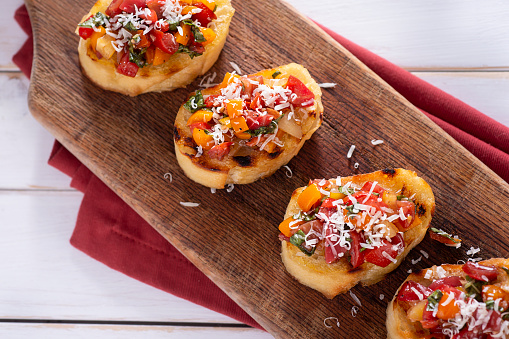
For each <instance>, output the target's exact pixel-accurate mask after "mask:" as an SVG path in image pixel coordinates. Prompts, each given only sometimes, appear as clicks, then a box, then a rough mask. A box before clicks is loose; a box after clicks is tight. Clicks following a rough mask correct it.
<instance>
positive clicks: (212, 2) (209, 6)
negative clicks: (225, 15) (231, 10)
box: [193, 0, 216, 12]
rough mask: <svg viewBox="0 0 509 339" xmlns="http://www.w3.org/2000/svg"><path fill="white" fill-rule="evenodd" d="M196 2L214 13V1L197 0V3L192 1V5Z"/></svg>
mask: <svg viewBox="0 0 509 339" xmlns="http://www.w3.org/2000/svg"><path fill="white" fill-rule="evenodd" d="M197 2H201V3H202V4H204V5H205V6H207V7H208V8H209V9H210V10H211V11H212V12H213V11H214V9H215V8H216V3H215V2H214V1H209V0H198V1H193V3H197Z"/></svg>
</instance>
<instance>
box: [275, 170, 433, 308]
mask: <svg viewBox="0 0 509 339" xmlns="http://www.w3.org/2000/svg"><path fill="white" fill-rule="evenodd" d="M367 181H377V182H378V184H379V185H380V186H382V187H383V188H385V189H390V190H391V191H393V192H396V191H398V190H402V193H401V194H405V195H406V196H412V195H414V194H415V197H414V199H415V203H416V210H417V214H418V216H419V218H420V220H421V223H420V224H419V225H417V226H415V227H414V228H412V229H410V230H408V231H406V232H405V233H404V235H403V238H404V241H405V249H404V250H403V252H402V253H401V254H400V255H398V256H397V257H396V260H397V262H396V263H391V264H389V265H388V266H386V267H380V266H377V265H374V264H371V263H369V262H364V263H363V264H362V265H360V266H359V267H357V268H355V269H353V268H352V266H351V265H350V263H349V262H348V260H347V259H346V258H345V257H343V258H340V259H339V260H338V261H337V262H335V263H332V264H327V263H326V262H325V258H324V257H323V255H319V254H316V253H315V254H313V255H312V256H310V257H308V256H303V255H302V252H301V251H300V250H299V249H298V248H297V247H296V246H294V245H292V244H290V243H289V242H287V241H282V243H281V258H282V260H283V263H284V265H285V267H286V270H287V271H288V273H290V275H292V276H293V277H295V279H297V280H298V281H299V282H300V283H302V284H304V285H306V286H308V287H311V288H313V289H315V290H317V291H319V292H321V293H322V294H324V295H325V296H326V297H327V298H329V299H332V298H334V297H335V296H336V295H338V294H340V293H345V292H346V291H348V290H349V289H351V288H352V287H353V286H355V285H356V284H358V283H361V284H362V285H364V286H366V285H372V284H375V283H377V282H379V281H380V280H382V279H383V278H384V276H385V275H386V274H387V273H389V272H391V271H393V270H394V269H395V268H396V267H398V265H399V264H400V263H401V261H402V260H403V259H404V258H405V257H406V255H407V254H408V253H409V252H410V250H411V249H412V248H414V247H415V246H417V244H419V243H420V242H421V241H422V239H423V238H424V236H425V235H426V231H427V229H428V227H429V224H430V222H431V218H432V215H433V213H434V209H435V198H434V195H433V192H432V191H431V188H430V186H429V185H428V184H427V183H426V182H425V181H424V180H423V179H422V178H420V177H418V176H417V174H416V173H415V172H413V171H409V170H405V169H401V168H398V169H395V170H383V171H377V172H373V173H368V174H361V175H357V176H351V177H345V178H341V182H342V184H345V183H347V182H352V183H353V184H357V185H358V186H359V187H362V185H363V184H364V183H365V182H367ZM304 188H305V187H301V188H298V189H296V190H295V191H294V192H293V194H292V197H291V200H290V203H289V204H288V207H287V209H286V214H285V219H286V218H289V217H291V216H292V215H294V214H296V213H298V212H299V211H300V208H299V206H298V204H297V198H298V196H299V195H300V193H301V192H302V191H303V190H304Z"/></svg>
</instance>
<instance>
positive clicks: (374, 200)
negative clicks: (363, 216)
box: [343, 191, 388, 213]
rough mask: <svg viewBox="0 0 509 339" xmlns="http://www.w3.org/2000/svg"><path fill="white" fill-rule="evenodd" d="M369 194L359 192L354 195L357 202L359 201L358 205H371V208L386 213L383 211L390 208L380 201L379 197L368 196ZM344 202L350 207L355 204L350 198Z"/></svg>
mask: <svg viewBox="0 0 509 339" xmlns="http://www.w3.org/2000/svg"><path fill="white" fill-rule="evenodd" d="M368 193H369V192H364V191H359V192H355V193H354V194H353V195H352V197H353V198H354V199H355V200H357V203H358V204H362V205H369V206H372V207H374V208H375V209H376V210H377V211H381V212H383V213H385V212H384V211H383V209H386V208H388V206H387V204H386V203H385V202H383V201H378V197H377V196H375V195H373V194H371V195H369V196H368ZM343 202H344V204H345V205H347V206H350V205H352V204H353V202H352V199H351V198H350V196H346V197H345V198H343Z"/></svg>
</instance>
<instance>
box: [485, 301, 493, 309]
mask: <svg viewBox="0 0 509 339" xmlns="http://www.w3.org/2000/svg"><path fill="white" fill-rule="evenodd" d="M485 304H486V309H487V310H492V309H494V308H495V300H486V302H485Z"/></svg>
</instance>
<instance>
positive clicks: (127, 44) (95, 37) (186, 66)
mask: <svg viewBox="0 0 509 339" xmlns="http://www.w3.org/2000/svg"><path fill="white" fill-rule="evenodd" d="M186 3H188V4H189V6H186ZM205 3H206V4H207V5H208V6H209V7H211V6H214V5H215V6H217V7H215V11H211V10H210V9H208V8H207V7H206V6H205V5H204V4H205ZM136 4H137V6H142V7H143V6H148V7H146V8H142V9H139V8H138V7H136V8H135V7H134V5H136ZM145 4H146V5H145ZM163 4H167V7H171V6H170V5H171V4H175V6H176V8H170V9H167V10H166V13H165V8H166V7H163V6H162V5H163ZM119 6H120V7H119ZM112 8H113V9H112ZM122 8H123V9H125V10H127V12H125V11H122V10H121V9H122ZM212 8H213V7H212ZM193 10H194V11H195V12H199V13H202V16H203V17H199V19H200V20H201V21H202V23H203V26H200V24H197V22H198V20H196V18H195V15H200V14H193V15H191V13H193V12H189V13H188V15H187V16H186V15H184V14H183V13H187V11H193ZM142 11H147V16H144V14H140V12H142ZM151 11H153V12H151ZM154 12H157V13H156V15H157V23H156V22H155V21H150V20H149V19H150V15H152V16H153V15H154ZM211 12H212V13H213V14H210V13H211ZM234 12H235V10H234V9H233V7H232V6H231V3H230V0H210V1H205V0H204V1H201V0H197V1H194V2H191V1H182V2H179V1H177V0H147V1H145V0H113V1H111V0H99V1H97V2H96V4H95V5H94V6H93V7H92V9H91V10H90V12H89V13H88V14H87V15H85V16H84V17H83V19H82V22H81V24H80V25H81V26H78V28H77V29H76V33H77V34H79V35H80V36H81V38H80V41H79V46H78V52H79V60H80V64H81V68H82V70H83V73H84V74H85V75H86V76H87V77H88V78H89V79H90V80H91V81H92V82H93V83H95V84H96V85H97V86H99V87H101V88H103V89H106V90H110V91H115V92H119V93H122V94H126V95H130V96H136V95H138V94H141V93H146V92H162V91H171V90H173V89H175V88H179V87H184V86H186V85H187V84H189V83H191V82H192V81H193V80H194V79H195V78H196V77H197V76H199V75H203V74H205V73H206V72H207V71H208V70H209V68H210V67H212V65H213V64H214V63H215V62H216V60H217V58H218V57H219V54H220V53H221V50H222V48H223V46H224V44H225V41H226V37H227V36H228V30H229V25H230V21H231V19H232V16H233V14H234ZM97 13H99V14H97ZM115 13H119V14H117V15H118V16H117V17H116V19H114V18H115V16H114V15H113V14H115ZM206 13H208V15H209V16H208V17H207V16H206ZM101 14H107V15H108V16H109V19H110V20H108V18H106V19H105V17H104V16H102V15H101ZM133 15H134V19H133ZM91 16H92V20H90V19H89V18H90V17H91ZM140 16H142V17H144V18H146V19H147V20H148V21H150V22H151V23H149V22H148V21H147V20H144V19H141V18H140ZM189 16H190V17H189ZM214 16H215V19H212V18H213V17H214ZM119 18H121V19H120V21H122V20H123V21H124V24H123V26H124V27H123V28H121V29H118V26H119V25H120V26H122V25H121V24H118V22H119V21H118V19H119ZM153 19H156V17H153ZM182 19H183V21H182ZM94 20H95V21H94ZM111 20H113V21H111ZM172 20H176V21H179V20H180V21H179V22H180V25H178V24H177V25H175V24H173V26H171V25H169V24H168V22H170V21H172ZM210 20H211V21H210ZM106 21H108V22H106ZM110 21H111V22H110ZM209 21H210V22H209ZM165 22H166V23H165ZM182 22H185V23H182ZM192 22H194V24H192ZM207 22H208V23H207ZM134 25H137V26H138V27H135V26H134ZM82 26H86V27H82ZM92 26H94V27H92ZM207 26H208V27H207ZM133 27H134V28H135V29H133ZM200 27H201V28H200ZM87 31H88V32H87ZM120 31H122V36H119V34H120V33H121V32H120ZM156 31H158V32H157V33H156ZM180 32H182V34H181V35H180V36H179V34H180ZM110 33H111V34H110ZM200 34H201V35H200ZM136 35H138V36H139V37H140V38H137V37H136ZM170 35H171V37H170ZM114 36H117V38H115V37H114ZM129 36H130V37H129ZM133 39H134V40H133ZM137 39H140V41H139V42H138V43H136V40H137ZM198 40H200V41H201V42H197V41H198ZM112 43H113V44H114V45H115V46H116V49H115V47H114V46H113V45H112ZM124 54H128V56H129V57H130V58H131V59H129V58H128V57H126V58H124V59H122V56H123V55H124Z"/></svg>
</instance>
